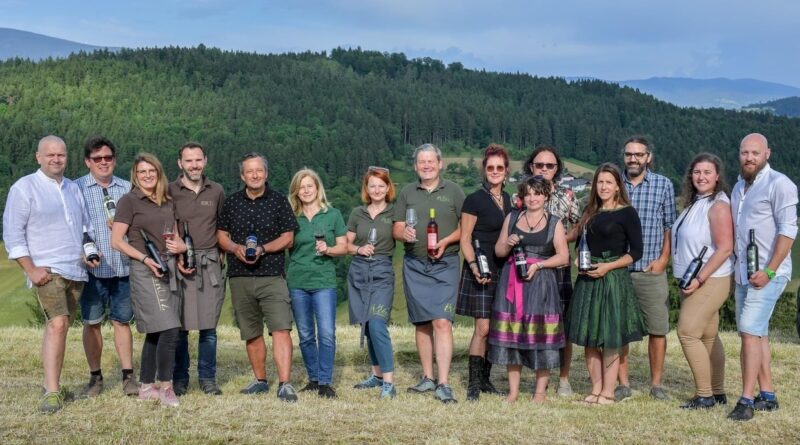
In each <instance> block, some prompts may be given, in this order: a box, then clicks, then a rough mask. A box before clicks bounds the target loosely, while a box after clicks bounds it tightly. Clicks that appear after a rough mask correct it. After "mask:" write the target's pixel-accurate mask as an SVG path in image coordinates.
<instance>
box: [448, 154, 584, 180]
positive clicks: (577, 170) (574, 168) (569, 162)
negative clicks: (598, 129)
mask: <svg viewBox="0 0 800 445" xmlns="http://www.w3.org/2000/svg"><path fill="white" fill-rule="evenodd" d="M469 159H470V157H469V156H452V157H451V156H445V157H444V163H445V167H447V164H450V163H457V164H463V165H467V164H468V163H469ZM473 159H474V160H475V165H476V166H480V162H481V159H482V158H481V155H479V154H476V155H475V156H474V157H473ZM563 161H564V166H565V167H566V169H567V170H568V171H569V172H570V173H572V174H573V175H576V176H580V175H582V174H585V173H588V174H590V175H591V174H594V170H595V168H594V167H592V166H590V165H589V164H586V163H585V162H584V163H581V162H580V161H577V160H573V159H563ZM523 162H524V161H517V160H513V159H511V160H510V161H509V168H510V169H511V173H512V174H513V173H519V172H520V171H522V163H523Z"/></svg>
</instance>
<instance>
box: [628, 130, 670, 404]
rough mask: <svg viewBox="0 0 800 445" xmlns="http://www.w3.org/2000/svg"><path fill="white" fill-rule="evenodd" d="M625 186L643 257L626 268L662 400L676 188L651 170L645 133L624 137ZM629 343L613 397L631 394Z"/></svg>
mask: <svg viewBox="0 0 800 445" xmlns="http://www.w3.org/2000/svg"><path fill="white" fill-rule="evenodd" d="M623 146H624V151H623V157H624V161H625V176H624V180H625V186H626V187H627V189H628V194H629V196H630V198H631V202H632V203H633V207H634V208H635V209H636V211H637V212H638V214H639V219H640V220H641V222H642V241H643V243H644V252H643V255H642V258H641V259H639V260H638V261H636V262H635V263H633V264H632V265H631V266H629V269H630V271H631V280H632V281H633V287H634V291H635V292H636V298H637V300H638V302H639V309H640V310H641V312H642V316H643V318H644V321H645V324H646V326H647V333H648V334H649V340H648V356H649V359H650V396H651V397H653V398H654V399H657V400H667V399H668V398H669V396H668V395H667V393H666V391H665V390H664V387H663V386H662V376H663V374H664V361H665V359H666V355H667V333H669V285H668V282H667V274H666V269H667V264H668V263H669V258H670V240H671V237H670V233H671V231H672V224H673V222H675V218H676V209H675V192H674V190H673V187H672V182H671V181H670V180H669V179H667V178H666V177H665V176H662V175H659V174H657V173H655V172H653V171H652V170H651V169H652V165H653V144H652V143H651V142H650V141H649V140H648V139H647V138H645V137H644V136H632V137H630V138H628V140H627V141H625V144H624V145H623ZM628 352H629V350H628V347H627V346H626V347H625V348H623V350H622V354H621V355H620V364H619V383H620V384H619V386H618V387H617V388H616V390H615V391H614V396H615V397H616V399H617V400H623V399H626V398H628V397H630V396H631V395H632V391H631V388H630V379H629V378H630V374H629V362H628Z"/></svg>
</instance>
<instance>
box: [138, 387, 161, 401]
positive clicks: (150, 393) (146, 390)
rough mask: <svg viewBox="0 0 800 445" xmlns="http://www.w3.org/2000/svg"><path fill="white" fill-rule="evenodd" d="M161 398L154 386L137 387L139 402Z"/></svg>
mask: <svg viewBox="0 0 800 445" xmlns="http://www.w3.org/2000/svg"><path fill="white" fill-rule="evenodd" d="M160 398H161V396H160V395H159V393H158V387H156V385H153V384H150V385H142V386H140V387H139V401H140V402H141V401H146V400H159V399H160Z"/></svg>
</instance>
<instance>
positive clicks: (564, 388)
mask: <svg viewBox="0 0 800 445" xmlns="http://www.w3.org/2000/svg"><path fill="white" fill-rule="evenodd" d="M573 394H574V392H572V385H570V384H569V381H564V380H559V381H558V389H557V390H556V395H557V396H559V397H571V396H572V395H573Z"/></svg>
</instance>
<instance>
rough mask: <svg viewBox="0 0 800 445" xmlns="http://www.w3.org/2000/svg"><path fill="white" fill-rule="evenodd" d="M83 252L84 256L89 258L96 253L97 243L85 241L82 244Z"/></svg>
mask: <svg viewBox="0 0 800 445" xmlns="http://www.w3.org/2000/svg"><path fill="white" fill-rule="evenodd" d="M83 253H84V254H85V255H86V258H89V257H90V256H92V255H97V254H98V250H97V245H96V244H95V243H94V242H90V243H85V244H84V245H83Z"/></svg>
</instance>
